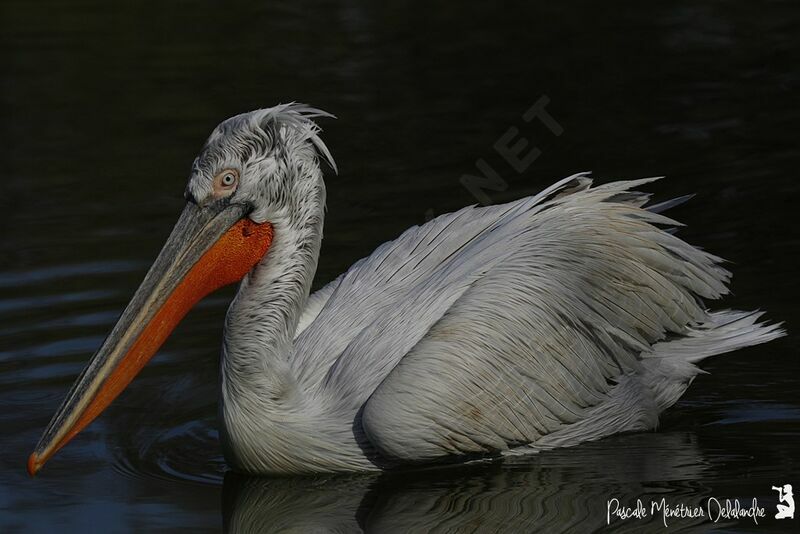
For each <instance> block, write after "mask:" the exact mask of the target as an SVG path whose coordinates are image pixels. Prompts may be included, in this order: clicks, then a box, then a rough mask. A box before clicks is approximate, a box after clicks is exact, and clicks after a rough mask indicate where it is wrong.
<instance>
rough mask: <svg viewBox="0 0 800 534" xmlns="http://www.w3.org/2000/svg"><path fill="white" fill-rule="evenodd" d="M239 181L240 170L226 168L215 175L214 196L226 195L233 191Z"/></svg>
mask: <svg viewBox="0 0 800 534" xmlns="http://www.w3.org/2000/svg"><path fill="white" fill-rule="evenodd" d="M238 183H239V171H237V170H236V169H225V170H224V171H222V172H221V173H219V174H217V175H216V176H215V177H214V196H216V197H217V198H219V197H226V196H228V195H230V194H231V193H233V191H234V190H235V189H236V186H237V185H238Z"/></svg>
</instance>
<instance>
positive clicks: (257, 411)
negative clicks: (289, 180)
mask: <svg viewBox="0 0 800 534" xmlns="http://www.w3.org/2000/svg"><path fill="white" fill-rule="evenodd" d="M303 195H304V196H302V197H297V198H303V202H302V203H298V204H297V205H295V206H294V208H295V210H296V211H293V212H292V213H291V214H290V215H291V218H290V217H289V216H287V217H285V218H284V217H281V216H274V215H273V216H271V217H270V219H269V220H270V222H271V223H272V225H273V229H274V235H273V241H272V245H271V247H270V249H269V251H268V252H267V255H266V256H265V257H264V259H263V260H262V261H261V263H260V264H259V265H258V266H257V267H256V269H254V271H253V272H251V273H250V274H249V275H248V276H247V277H246V278H245V279H244V280H243V281H242V284H241V286H240V288H239V291H238V293H237V295H236V297H235V299H234V301H233V302H232V303H231V306H230V308H229V309H228V315H227V317H226V322H225V335H224V342H223V351H222V362H221V398H220V416H221V419H222V421H221V422H222V428H221V432H220V438H221V441H222V445H223V449H224V451H225V457H226V459H227V460H228V462H229V463H231V464H233V466H234V467H236V468H238V469H242V470H245V471H250V472H255V473H265V472H281V473H287V472H303V471H310V470H314V471H326V470H327V471H338V470H345V469H346V470H351V469H353V468H358V467H361V468H369V464H366V465H361V464H363V463H364V462H365V460H364V459H363V455H362V454H361V452H360V449H359V448H358V445H357V444H356V442H355V438H354V437H353V431H352V420H350V421H348V420H347V419H342V420H339V419H340V418H338V417H336V416H333V414H332V413H331V405H330V403H327V402H325V401H321V400H320V399H319V398H316V397H313V396H310V395H308V394H307V392H306V391H305V390H304V389H303V388H302V387H301V386H300V384H299V383H298V381H297V377H296V376H295V374H294V372H293V370H292V368H291V365H290V358H291V357H292V353H293V350H294V346H293V343H294V341H293V338H294V333H295V330H296V329H297V324H298V321H299V319H300V315H301V314H302V311H303V308H304V307H305V304H306V301H307V299H308V294H309V290H310V288H311V282H312V280H313V277H314V272H315V271H316V268H317V259H318V257H319V250H320V245H321V240H322V225H323V217H324V209H325V208H324V207H325V188H324V185H323V184H322V180H321V178H320V180H319V181H318V185H317V186H316V187H314V188H312V189H311V190H310V191H305V192H304V193H303ZM276 211H278V210H276ZM284 211H285V210H284Z"/></svg>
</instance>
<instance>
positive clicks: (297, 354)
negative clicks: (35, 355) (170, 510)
mask: <svg viewBox="0 0 800 534" xmlns="http://www.w3.org/2000/svg"><path fill="white" fill-rule="evenodd" d="M327 116H329V115H328V114H327V113H325V112H323V111H321V110H318V109H314V108H311V107H308V106H305V105H301V104H296V103H292V104H283V105H278V106H275V107H272V108H269V109H261V110H257V111H253V112H250V113H244V114H241V115H238V116H235V117H232V118H230V119H227V120H225V121H223V122H222V123H221V124H219V126H217V127H216V128H215V129H214V131H213V132H212V133H211V136H210V137H209V138H208V140H207V142H206V143H205V145H204V146H203V148H202V151H201V152H200V154H199V156H198V157H197V159H195V161H194V164H193V166H192V170H191V175H190V178H189V182H188V185H187V187H186V191H185V198H186V205H185V208H184V209H183V212H182V213H181V215H180V218H179V219H178V222H177V224H176V225H175V227H174V229H173V230H172V233H171V235H170V236H169V238H168V240H167V242H166V244H165V245H164V247H163V249H162V250H161V252H160V253H159V255H158V257H157V258H156V260H155V262H154V264H153V265H152V267H151V268H150V270H149V272H148V273H147V275H146V276H145V278H144V281H143V282H142V284H141V286H140V287H139V288H138V290H137V291H136V293H135V294H134V296H133V298H132V299H131V301H130V303H129V304H128V306H127V307H126V308H125V310H124V312H123V313H122V315H121V316H120V318H119V320H118V322H117V323H116V325H115V326H114V328H113V329H112V330H111V332H110V334H109V335H108V337H107V338H106V339H105V341H104V342H103V343H102V345H101V346H100V348H99V349H98V351H97V352H96V353H95V355H94V356H93V357H92V358H91V360H90V361H89V363H88V365H87V367H86V368H85V369H84V370H83V372H82V373H81V374H80V376H79V377H78V378H77V380H76V381H75V383H74V385H73V386H72V388H71V389H70V391H69V393H68V394H67V396H66V398H65V400H64V402H63V404H62V405H61V407H60V408H59V409H58V411H57V412H56V414H55V416H54V417H53V419H52V421H51V422H50V424H49V425H48V426H47V428H46V429H45V431H44V434H43V435H42V438H41V440H40V441H39V443H38V445H37V446H36V449H35V451H34V452H33V453H32V454H31V456H30V458H29V460H28V471H29V472H30V473H31V475H33V474H35V473H36V472H37V471H38V470H39V469H40V468H41V467H42V465H43V464H44V463H45V462H46V461H47V460H48V459H49V458H50V457H51V456H52V455H53V454H54V453H55V452H56V451H58V450H59V449H60V448H61V447H63V446H64V445H65V444H66V443H67V442H69V441H70V440H71V439H72V438H73V437H74V436H75V435H76V434H78V433H79V432H80V431H81V430H82V429H83V428H85V427H86V426H87V425H88V424H89V423H90V422H92V420H94V419H95V418H96V417H97V416H98V415H99V414H100V413H101V412H102V411H103V410H104V409H105V408H106V407H107V406H108V405H109V404H110V403H111V402H112V401H113V400H114V398H115V397H117V395H119V394H120V392H122V390H123V389H124V388H125V387H126V386H127V385H128V384H129V383H130V381H131V380H132V379H133V378H134V377H135V376H136V374H137V373H138V372H139V371H140V370H141V369H142V367H143V366H144V365H145V364H146V363H147V362H148V360H150V358H152V357H153V355H154V354H155V353H156V352H157V351H158V349H159V347H160V346H161V345H162V343H163V342H164V341H165V340H166V339H167V337H168V336H169V335H170V333H171V332H172V330H173V329H174V328H175V326H176V325H177V324H178V323H179V322H180V321H181V319H182V318H183V317H184V316H185V314H186V313H187V312H188V311H189V309H191V308H192V306H194V305H195V304H196V303H197V302H198V301H199V300H200V299H202V298H203V297H204V296H206V295H207V294H209V293H211V292H212V291H214V290H216V289H218V288H219V287H221V286H224V285H227V284H232V283H236V282H239V289H238V292H237V294H236V296H235V298H234V299H233V301H232V303H231V304H230V307H229V309H228V312H227V316H226V319H225V328H224V336H223V337H224V339H223V342H222V357H221V364H220V367H221V368H220V373H221V380H220V404H219V406H220V408H219V412H220V441H221V444H222V449H223V452H224V454H225V458H226V461H227V462H228V464H229V465H230V466H231V467H232V468H234V469H236V470H239V471H243V472H247V473H254V474H267V473H281V474H289V473H308V472H347V471H374V470H382V469H388V468H396V467H402V466H406V465H410V464H419V463H423V462H435V461H459V460H468V459H475V458H481V457H492V456H503V455H508V454H524V453H529V452H534V451H539V450H542V449H548V448H553V447H562V446H571V445H575V444H578V443H581V442H584V441H587V440H596V439H600V438H603V437H605V436H609V435H611V434H615V433H618V432H629V431H641V430H646V429H653V428H654V427H655V426H656V424H657V421H658V416H659V413H660V412H662V411H663V410H665V409H666V408H668V407H669V406H671V405H672V404H673V403H675V402H676V401H677V400H678V398H679V397H680V396H681V395H682V394H683V392H684V391H685V390H686V388H687V387H688V386H689V384H690V383H691V382H692V380H693V378H694V377H695V376H696V375H697V374H698V373H699V372H701V371H700V369H699V368H698V367H697V366H696V364H697V363H698V362H699V361H701V360H703V359H704V358H707V357H709V356H713V355H717V354H721V353H724V352H729V351H732V350H736V349H739V348H742V347H746V346H749V345H755V344H758V343H764V342H766V341H769V340H772V339H774V338H777V337H779V336H781V335H783V334H784V332H783V330H782V329H781V328H780V325H779V324H771V325H770V324H765V323H763V322H760V320H759V318H760V316H761V312H741V311H731V310H723V311H710V310H709V309H707V308H706V305H705V302H706V301H709V300H713V299H717V298H719V297H721V296H722V295H725V294H726V293H727V291H728V290H727V283H728V281H729V278H730V273H729V272H728V271H727V270H726V269H725V268H723V267H722V265H721V263H722V260H721V259H720V258H718V257H716V256H713V255H711V254H709V253H707V252H704V251H701V250H699V249H697V248H695V247H693V246H691V245H689V244H687V243H686V242H684V241H683V240H681V239H680V238H678V237H676V235H674V229H675V228H676V227H677V226H678V225H679V223H677V222H676V221H674V220H672V219H670V218H668V217H666V216H664V215H663V214H662V212H663V211H664V210H666V209H667V208H670V207H672V206H674V205H676V204H678V203H681V202H682V201H684V200H686V199H685V198H679V199H674V200H671V201H667V202H662V203H660V204H655V205H649V204H648V202H649V195H648V194H646V193H642V192H638V191H637V190H636V188H638V187H640V186H643V185H645V184H647V183H648V182H650V181H652V180H653V179H643V180H633V181H619V182H612V183H606V184H603V185H599V186H594V185H593V183H592V180H591V179H590V177H589V175H588V173H581V174H576V175H574V176H570V177H568V178H565V179H563V180H561V181H559V182H557V183H555V184H554V185H552V186H551V187H548V188H547V189H545V190H544V191H542V192H541V193H539V194H538V195H535V196H531V197H527V198H522V199H520V200H517V201H514V202H510V203H508V204H503V205H493V206H486V207H478V206H471V207H467V208H464V209H462V210H460V211H457V212H455V213H450V214H447V215H442V216H440V217H438V218H436V219H434V220H432V221H430V222H428V223H426V224H423V225H421V226H415V227H412V228H410V229H408V230H407V231H405V232H404V233H403V234H401V235H400V236H399V237H398V238H396V239H395V240H393V241H389V242H387V243H384V244H383V245H381V246H380V247H378V248H377V249H376V250H375V252H373V253H372V254H371V255H370V256H368V257H366V258H363V259H361V260H360V261H358V262H356V263H355V264H354V265H353V266H352V267H351V268H350V269H349V270H348V271H347V272H345V273H344V274H342V275H341V276H339V277H338V278H337V279H335V280H334V281H332V282H330V283H329V284H328V285H326V286H324V287H323V288H322V289H320V290H319V291H317V292H315V293H313V294H310V289H311V285H312V280H313V278H314V273H315V271H316V268H317V260H318V257H319V252H320V245H321V240H322V228H323V221H324V215H325V183H324V181H323V173H322V168H321V164H322V163H327V164H328V165H329V166H330V167H332V168H333V170H336V167H335V163H334V161H333V158H332V157H331V154H330V152H329V151H328V149H327V147H326V146H325V144H324V143H323V141H322V140H321V138H320V132H321V129H320V128H319V127H318V125H317V124H316V122H315V120H316V119H318V118H321V117H327Z"/></svg>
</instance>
